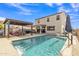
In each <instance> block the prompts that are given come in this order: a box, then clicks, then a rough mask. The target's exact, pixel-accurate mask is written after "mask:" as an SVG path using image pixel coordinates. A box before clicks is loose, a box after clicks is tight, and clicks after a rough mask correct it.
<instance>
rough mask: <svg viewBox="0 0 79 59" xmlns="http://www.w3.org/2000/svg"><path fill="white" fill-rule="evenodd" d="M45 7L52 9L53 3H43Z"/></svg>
mask: <svg viewBox="0 0 79 59" xmlns="http://www.w3.org/2000/svg"><path fill="white" fill-rule="evenodd" d="M45 5H48V6H49V7H52V6H53V3H45Z"/></svg>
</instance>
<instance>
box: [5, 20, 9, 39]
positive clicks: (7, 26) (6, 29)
mask: <svg viewBox="0 0 79 59" xmlns="http://www.w3.org/2000/svg"><path fill="white" fill-rule="evenodd" d="M9 23H10V22H9V21H7V23H5V24H4V36H6V37H7V38H9V36H10V35H9V32H10V28H9V27H10V24H9Z"/></svg>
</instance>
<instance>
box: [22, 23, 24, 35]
mask: <svg viewBox="0 0 79 59" xmlns="http://www.w3.org/2000/svg"><path fill="white" fill-rule="evenodd" d="M23 32H24V31H23V25H22V36H23V34H24V33H23Z"/></svg>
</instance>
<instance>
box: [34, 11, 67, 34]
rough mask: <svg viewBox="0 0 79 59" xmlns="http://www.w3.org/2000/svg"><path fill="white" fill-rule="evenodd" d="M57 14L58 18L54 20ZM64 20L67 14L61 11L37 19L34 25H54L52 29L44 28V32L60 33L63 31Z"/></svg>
mask: <svg viewBox="0 0 79 59" xmlns="http://www.w3.org/2000/svg"><path fill="white" fill-rule="evenodd" d="M57 15H60V19H59V20H56V18H57ZM47 18H49V22H47ZM66 20H67V15H66V14H65V13H64V12H62V13H58V14H55V15H50V16H47V17H43V18H40V19H37V20H36V21H35V25H46V26H55V30H54V31H48V30H47V29H46V33H60V34H62V33H64V31H65V26H66ZM38 21H40V23H38Z"/></svg>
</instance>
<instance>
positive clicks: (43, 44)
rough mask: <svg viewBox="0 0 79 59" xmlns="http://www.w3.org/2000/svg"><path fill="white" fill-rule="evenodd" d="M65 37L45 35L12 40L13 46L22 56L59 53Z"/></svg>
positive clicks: (54, 54) (55, 54)
mask: <svg viewBox="0 0 79 59" xmlns="http://www.w3.org/2000/svg"><path fill="white" fill-rule="evenodd" d="M65 41H66V38H61V37H60V38H59V37H56V36H51V35H45V36H38V37H33V38H27V39H23V40H17V41H13V42H12V44H13V46H14V47H15V48H16V49H17V50H19V51H20V52H21V54H22V55H23V56H57V55H60V50H61V49H62V47H63V45H64V43H65Z"/></svg>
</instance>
